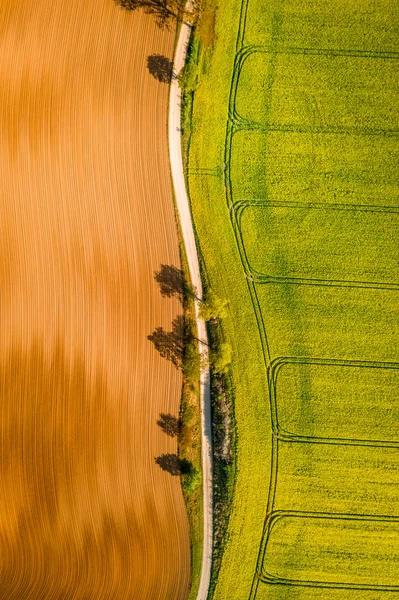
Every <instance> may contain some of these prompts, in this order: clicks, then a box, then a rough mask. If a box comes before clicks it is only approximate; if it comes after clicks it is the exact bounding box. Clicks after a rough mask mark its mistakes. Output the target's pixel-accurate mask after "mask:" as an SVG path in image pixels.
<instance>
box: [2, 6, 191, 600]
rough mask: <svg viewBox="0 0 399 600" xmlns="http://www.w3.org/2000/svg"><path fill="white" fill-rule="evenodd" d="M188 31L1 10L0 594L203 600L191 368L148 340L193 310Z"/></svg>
mask: <svg viewBox="0 0 399 600" xmlns="http://www.w3.org/2000/svg"><path fill="white" fill-rule="evenodd" d="M173 43H174V31H172V30H170V31H165V30H161V29H159V28H158V27H157V26H156V25H155V23H154V21H153V19H152V18H151V17H149V16H148V15H143V14H142V13H137V12H135V13H126V12H124V11H122V10H121V9H120V8H118V7H116V6H115V4H114V2H113V0H84V1H82V0H67V1H65V2H53V1H50V0H36V1H35V2H33V1H30V0H28V1H25V0H3V1H2V2H1V3H0V170H1V173H0V194H1V201H0V340H1V346H0V349H1V352H0V425H1V431H0V433H1V445H0V573H1V575H0V598H1V599H2V600H3V599H4V600H16V599H21V600H38V599H40V600H46V599H48V600H59V599H60V598H65V599H72V598H73V599H74V600H102V599H104V600H119V599H121V600H122V599H126V600H127V599H129V600H131V599H132V598H134V600H165V599H168V600H174V599H176V600H177V599H178V600H180V599H182V600H183V599H184V598H186V597H187V593H188V586H189V576H190V553H189V537H188V524H187V520H186V513H185V507H184V504H183V499H182V495H181V490H180V483H179V479H178V477H172V476H171V475H170V474H169V473H166V472H164V471H162V470H161V469H160V467H159V466H158V465H157V464H156V463H155V461H154V457H156V456H158V455H160V454H162V453H167V452H175V451H176V440H175V439H173V438H170V437H168V436H166V435H165V433H163V431H162V430H161V429H160V428H159V427H158V426H157V424H156V421H157V419H158V417H159V414H160V413H161V412H163V413H172V414H174V415H177V414H178V406H179V401H180V383H181V380H180V374H179V372H178V371H177V370H176V369H175V367H174V366H173V365H172V364H171V363H170V362H167V361H166V360H165V359H162V358H161V357H160V356H159V354H158V353H157V352H156V350H155V349H154V347H153V346H152V344H151V343H150V342H149V341H148V339H147V335H148V334H150V333H151V332H152V331H153V330H154V329H155V327H158V326H163V327H165V328H166V329H170V326H171V321H172V319H173V318H174V317H175V316H176V315H177V314H178V313H179V311H180V310H181V308H180V306H179V305H178V303H177V301H176V300H173V299H168V298H162V297H161V296H160V293H159V289H158V287H157V285H156V283H155V281H154V277H153V275H154V270H155V269H159V267H160V265H161V264H172V265H176V266H178V264H179V254H178V244H177V236H176V228H175V221H174V213H173V204H172V199H171V184H170V179H169V164H168V155H167V139H166V134H167V132H166V116H167V95H168V86H167V85H165V84H162V83H160V82H159V81H157V80H156V79H155V78H154V77H152V76H151V75H150V74H149V73H148V70H147V57H148V56H149V55H154V54H161V55H165V56H167V57H168V58H171V56H172V52H173Z"/></svg>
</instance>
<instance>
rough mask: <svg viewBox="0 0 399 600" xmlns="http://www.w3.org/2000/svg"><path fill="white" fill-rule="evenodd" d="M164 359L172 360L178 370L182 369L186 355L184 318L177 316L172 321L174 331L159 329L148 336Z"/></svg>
mask: <svg viewBox="0 0 399 600" xmlns="http://www.w3.org/2000/svg"><path fill="white" fill-rule="evenodd" d="M147 339H149V340H150V342H152V343H153V344H154V346H155V348H156V349H157V350H158V352H159V354H160V355H161V356H162V358H166V359H167V360H170V361H171V362H172V363H173V364H174V365H175V367H176V368H181V367H182V364H183V355H184V317H183V315H179V316H177V317H176V318H175V319H173V321H172V331H165V329H164V328H163V327H157V328H156V329H155V330H154V331H153V333H151V335H148V336H147Z"/></svg>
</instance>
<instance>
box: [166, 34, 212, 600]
mask: <svg viewBox="0 0 399 600" xmlns="http://www.w3.org/2000/svg"><path fill="white" fill-rule="evenodd" d="M191 29H192V28H191V25H190V24H189V23H186V22H183V23H182V26H181V29H180V35H179V39H178V42H177V46H176V50H175V56H174V62H173V73H174V77H173V79H172V83H171V86H170V98H169V155H170V165H171V172H172V180H173V187H174V190H175V197H176V205H177V210H178V214H179V220H180V225H181V230H182V235H183V241H184V246H185V249H186V254H187V261H188V266H189V270H190V277H191V283H192V285H193V286H194V287H195V288H196V290H197V300H196V303H195V312H196V318H197V332H198V339H199V340H200V344H199V350H200V353H201V355H202V357H203V358H204V364H206V363H207V360H208V336H207V331H206V326H205V322H204V321H203V320H202V319H200V317H199V303H200V301H201V299H202V282H201V275H200V268H199V261H198V253H197V247H196V244H195V237H194V229H193V224H192V220H191V211H190V204H189V200H188V195H187V190H186V185H185V180H184V172H183V160H182V151H181V138H180V123H181V115H180V112H181V111H180V104H181V91H180V87H179V84H178V80H177V77H176V76H177V75H178V74H179V73H180V71H181V69H182V67H183V66H184V61H185V58H186V52H187V46H188V43H189V40H190V35H191ZM200 402H201V425H202V435H201V438H202V477H203V494H204V543H203V553H202V568H201V580H200V585H199V589H198V594H197V600H206V598H207V597H208V590H209V582H210V575H211V564H212V538H213V501H212V432H211V393H210V373H209V368H207V369H206V370H204V371H202V372H201V376H200Z"/></svg>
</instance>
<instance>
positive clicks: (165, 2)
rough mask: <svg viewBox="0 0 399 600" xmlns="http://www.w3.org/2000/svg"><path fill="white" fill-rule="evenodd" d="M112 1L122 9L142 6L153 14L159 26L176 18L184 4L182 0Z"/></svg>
mask: <svg viewBox="0 0 399 600" xmlns="http://www.w3.org/2000/svg"><path fill="white" fill-rule="evenodd" d="M114 2H115V4H117V5H118V6H120V7H121V8H123V9H124V10H128V11H132V10H136V9H138V8H142V9H144V11H145V12H146V13H150V14H152V15H155V18H156V21H157V25H158V26H159V27H164V26H168V25H169V23H170V22H173V21H175V20H176V19H178V18H179V16H180V15H181V13H182V11H183V6H184V0H114Z"/></svg>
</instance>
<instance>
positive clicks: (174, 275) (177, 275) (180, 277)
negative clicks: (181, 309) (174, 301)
mask: <svg viewBox="0 0 399 600" xmlns="http://www.w3.org/2000/svg"><path fill="white" fill-rule="evenodd" d="M154 278H155V281H156V282H157V284H158V285H159V289H160V291H161V295H162V296H166V297H167V298H172V296H177V297H178V298H179V300H180V302H183V297H184V291H185V287H186V286H185V281H184V274H183V271H182V270H181V269H178V268H177V267H175V266H173V265H161V268H160V270H159V271H155V272H154Z"/></svg>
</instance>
